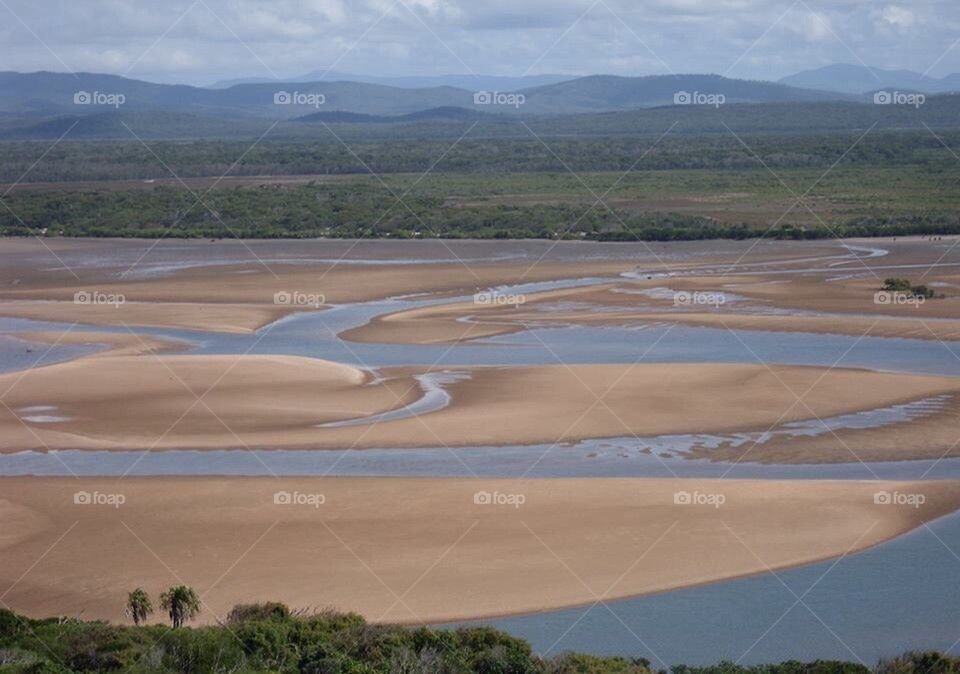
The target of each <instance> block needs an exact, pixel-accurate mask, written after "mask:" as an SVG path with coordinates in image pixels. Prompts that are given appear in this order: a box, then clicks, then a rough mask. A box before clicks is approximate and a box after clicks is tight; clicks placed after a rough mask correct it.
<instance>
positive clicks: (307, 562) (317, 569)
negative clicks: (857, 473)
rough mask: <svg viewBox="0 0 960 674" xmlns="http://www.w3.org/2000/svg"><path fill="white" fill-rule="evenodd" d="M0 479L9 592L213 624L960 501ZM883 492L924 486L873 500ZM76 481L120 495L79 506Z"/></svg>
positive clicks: (598, 483)
mask: <svg viewBox="0 0 960 674" xmlns="http://www.w3.org/2000/svg"><path fill="white" fill-rule="evenodd" d="M0 489H2V491H3V493H4V498H5V499H6V502H7V503H9V504H13V506H12V507H17V508H20V509H24V508H25V509H28V510H29V511H30V512H32V513H35V514H36V517H32V518H23V517H21V518H20V521H21V522H23V523H22V524H19V525H16V526H19V527H20V528H22V529H24V530H23V531H18V532H16V534H17V536H16V537H14V538H13V539H12V541H11V542H5V543H0V582H3V583H4V584H5V585H4V586H5V587H8V586H11V585H12V586H13V587H12V589H11V591H10V592H9V593H8V595H7V596H6V598H5V602H6V603H8V604H9V605H10V606H12V607H13V608H14V609H16V610H18V611H21V612H24V613H26V614H28V615H35V616H40V615H57V614H75V613H76V612H78V611H81V610H83V611H85V613H84V616H85V617H87V618H103V619H108V620H116V621H120V620H122V619H123V615H122V609H123V601H124V598H125V592H126V591H129V589H131V588H133V587H137V586H143V587H144V588H145V589H147V590H148V591H149V592H150V593H152V594H156V593H159V592H160V591H161V590H162V589H164V588H166V587H167V586H169V585H171V584H176V583H177V582H179V581H182V582H185V583H188V584H191V585H193V586H194V587H195V588H196V589H197V591H198V592H200V593H201V594H203V596H204V604H205V607H204V611H203V613H202V615H201V621H202V622H207V623H209V622H214V621H215V620H216V617H217V616H223V615H224V614H225V613H226V611H228V610H229V608H230V607H231V606H233V605H234V604H236V603H240V602H251V601H265V600H279V601H284V602H286V603H288V604H289V605H291V606H294V607H304V606H316V607H320V606H330V605H332V606H336V607H337V608H339V609H341V610H353V611H358V612H360V613H362V614H363V615H365V616H366V617H367V618H368V619H370V620H373V621H377V622H414V623H419V622H441V621H454V620H462V619H468V618H483V617H493V616H501V615H508V614H515V613H526V612H535V611H547V610H554V609H558V608H563V607H568V606H578V605H584V604H590V603H593V602H594V601H596V600H597V599H598V598H602V599H618V598H626V597H632V596H638V595H644V594H650V593H654V592H663V591H667V590H670V589H676V588H681V587H690V586H693V585H698V584H703V583H711V582H716V581H720V580H726V579H731V578H736V577H740V576H745V575H751V574H757V573H765V572H768V571H769V570H778V569H784V568H789V567H793V566H798V565H802V564H808V563H812V562H815V561H820V560H824V559H830V558H834V557H837V556H840V555H845V554H849V553H853V552H856V551H860V550H864V549H867V548H869V547H872V546H874V545H878V544H880V543H882V542H884V541H887V540H890V539H891V538H894V537H896V536H899V535H901V534H903V533H905V532H907V531H910V530H911V529H913V528H915V527H917V526H920V525H922V524H923V523H925V522H928V521H931V520H933V519H936V518H938V517H940V516H943V515H946V514H948V513H951V512H953V511H955V510H956V509H957V508H958V507H960V482H955V481H951V482H919V483H918V482H868V481H856V482H847V481H819V480H803V481H768V480H757V481H751V480H745V481H741V480H686V479H682V480H654V479H596V478H591V479H549V480H526V481H521V480H504V479H498V480H486V479H483V480H469V479H433V478H421V479H416V478H326V479H321V478H313V479H311V478H282V479H272V478H136V479H134V478H128V479H124V480H116V479H87V478H84V479H81V480H75V479H68V478H0ZM879 492H888V493H891V494H894V493H895V494H899V495H900V498H906V497H912V496H914V495H916V494H920V495H922V497H923V499H924V502H923V503H922V504H921V505H920V506H919V507H916V508H915V507H912V506H910V505H883V504H877V503H875V498H874V495H875V494H877V493H879ZM77 493H84V494H90V495H92V496H91V498H93V499H97V498H100V499H102V498H103V495H108V496H109V495H116V494H120V495H122V496H123V499H124V502H123V503H122V504H121V505H120V506H119V507H112V506H110V505H97V504H95V503H94V504H89V505H83V504H81V505H77V504H75V503H74V495H75V494H77ZM478 493H481V494H491V495H499V496H492V499H493V500H504V499H508V500H509V499H513V501H514V502H516V501H517V500H518V499H517V497H518V496H519V497H522V504H520V505H519V507H515V506H514V505H510V504H504V505H497V504H496V503H494V504H490V505H485V504H482V503H481V504H478V503H476V495H477V494H478ZM275 494H289V495H290V497H289V500H291V501H293V503H286V502H284V500H283V498H280V499H279V500H280V502H279V503H278V502H277V501H276V497H275ZM320 494H322V501H323V502H322V503H321V504H317V503H316V501H317V500H319V499H316V498H315V499H313V501H311V500H310V498H308V497H313V496H315V495H320ZM677 494H690V495H691V496H692V498H693V499H699V500H703V499H709V498H713V499H714V500H716V497H717V496H722V497H723V502H722V503H721V504H720V505H719V507H714V506H713V505H709V504H703V503H701V504H689V505H685V504H678V503H676V502H675V499H676V496H675V495H677ZM97 495H100V496H97ZM895 498H896V497H895ZM481 500H483V499H481ZM298 503H299V505H298ZM7 507H11V506H7ZM3 509H4V506H3V505H2V503H0V511H2V510H3ZM27 530H29V531H27ZM65 532H66V533H65ZM61 536H62V539H61V540H60V541H59V542H58V543H56V544H55V545H54V543H55V541H56V540H57V538H59V537H61ZM51 546H52V547H51ZM48 548H50V551H49V553H48V554H47V555H46V556H45V557H43V558H42V559H41V561H40V562H39V563H37V564H36V566H34V567H33V568H32V569H30V570H29V572H28V573H26V575H24V576H23V579H22V580H21V581H20V582H16V581H17V578H18V577H20V576H21V575H22V574H24V572H25V571H27V567H29V566H30V565H31V564H33V563H34V562H36V560H37V559H38V558H39V557H40V556H41V554H42V553H43V552H44V550H46V549H48ZM105 549H109V550H111V556H110V558H109V559H104V557H103V555H102V551H103V550H105ZM173 574H175V576H174V575H173ZM158 620H159V618H158Z"/></svg>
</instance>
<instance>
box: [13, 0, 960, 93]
mask: <svg viewBox="0 0 960 674" xmlns="http://www.w3.org/2000/svg"><path fill="white" fill-rule="evenodd" d="M192 2H193V0H164V1H163V2H160V3H157V2H155V1H151V0H83V2H77V1H75V0H73V1H71V0H5V4H6V5H7V6H9V8H10V10H12V11H14V12H16V14H17V16H19V17H20V18H21V19H22V20H23V21H24V22H25V23H26V24H27V25H29V26H30V28H31V30H32V32H34V33H36V35H37V36H38V37H39V38H40V40H42V42H43V43H45V44H46V45H47V46H49V48H50V50H52V51H53V52H55V53H56V55H57V56H59V57H60V58H61V59H62V60H63V61H64V62H65V63H66V64H67V65H68V66H69V67H70V68H73V69H76V70H101V71H112V72H118V73H122V72H124V71H125V70H126V69H127V68H129V67H130V66H131V65H133V64H136V65H135V67H134V69H133V71H132V73H133V74H134V75H139V76H144V77H154V78H160V79H164V80H167V81H169V80H181V81H193V82H208V81H211V80H214V79H220V78H228V77H242V76H265V75H268V74H269V73H268V72H267V70H268V69H269V70H272V71H273V72H276V73H280V74H282V75H295V74H300V73H304V72H307V71H312V70H316V69H322V68H325V67H327V66H329V65H330V64H332V63H334V62H336V69H337V70H340V71H346V72H351V71H353V72H364V73H370V74H377V73H381V74H401V73H409V74H430V73H434V74H436V73H450V72H466V71H467V69H468V68H469V69H470V70H473V71H475V72H486V73H493V74H504V75H518V74H520V73H522V72H523V71H524V70H526V69H527V68H528V67H529V66H530V64H531V63H533V62H534V60H535V59H537V57H539V56H541V55H543V54H544V53H546V56H544V57H543V58H542V59H541V60H540V61H539V62H537V65H536V68H535V70H534V72H571V73H590V72H610V73H618V74H650V73H655V72H664V71H665V69H666V68H665V66H664V65H663V63H661V62H660V60H662V61H663V62H664V63H666V66H668V67H669V69H670V70H673V71H675V72H721V73H722V72H725V71H726V70H727V69H728V68H730V67H731V66H732V65H733V64H735V63H736V64H737V65H736V68H735V69H734V70H733V72H732V73H731V74H732V75H734V76H741V77H778V76H780V75H784V74H787V73H789V72H791V71H796V70H800V69H804V68H808V67H815V66H818V65H822V64H823V63H830V62H847V63H849V62H856V61H857V60H860V59H862V60H863V61H864V62H866V63H871V64H878V65H883V66H885V67H901V68H911V69H914V70H919V71H924V70H926V68H927V67H929V65H930V64H931V63H934V62H936V60H937V59H938V58H939V57H940V56H941V54H943V53H944V52H945V51H946V50H947V48H948V47H949V46H950V44H952V43H953V41H954V40H955V39H956V34H955V31H956V29H957V27H958V26H960V2H958V1H957V0H924V2H922V3H918V4H913V5H907V4H906V3H905V2H903V0H894V2H890V0H829V1H828V0H816V1H815V0H807V2H806V5H808V6H805V5H804V4H800V3H796V4H795V3H794V0H604V1H603V2H602V3H597V4H595V0H482V1H481V0H402V2H403V3H405V5H406V7H405V6H404V5H403V4H400V3H399V2H398V1H397V0H204V2H203V3H198V4H197V5H196V6H194V7H193V9H190V11H187V10H188V9H189V8H190V7H191V4H192ZM898 3H899V4H898ZM207 6H209V8H210V10H211V11H212V12H215V14H216V17H219V19H218V18H216V17H215V16H214V15H212V14H211V13H210V12H209V11H208V10H207V9H206V7H207ZM591 7H592V9H591ZM408 8H409V9H408ZM587 10H589V11H587ZM385 12H386V14H384V13H385ZM411 12H415V13H416V15H417V17H419V20H418V19H417V18H416V17H414V16H413V14H412V13H411ZM585 12H586V14H584V13H585ZM785 13H786V14H785ZM781 17H782V19H781ZM933 17H935V18H936V20H935V21H934V20H933ZM778 19H781V20H780V21H779V22H778V23H776V22H777V20H778ZM220 20H222V22H223V24H226V27H225V26H224V25H223V24H221V22H220ZM421 20H422V22H423V23H426V24H427V26H429V29H428V28H425V27H424V25H423V23H421ZM775 23H776V25H774V24H775ZM374 24H375V25H374ZM371 26H374V27H373V28H372V29H371ZM625 26H626V27H625ZM921 26H922V28H923V31H924V40H922V41H917V40H915V39H911V38H910V34H913V33H914V32H915V31H916V30H917V29H918V28H919V27H921ZM171 27H172V28H171ZM627 27H629V28H627ZM166 31H169V32H166ZM431 31H432V32H433V33H435V34H436V36H434V35H433V34H431ZM165 32H166V36H165V37H164V38H163V39H162V40H161V41H160V43H159V44H157V45H156V47H154V48H153V49H152V50H151V51H150V52H149V53H147V55H146V56H143V54H144V52H145V51H147V50H148V48H150V46H151V45H152V44H153V43H154V42H155V41H156V40H157V39H158V38H159V37H160V36H161V35H164V33H165ZM361 36H362V39H361ZM238 37H239V39H240V41H238V39H237V38H238ZM437 38H439V39H437ZM357 40H360V41H359V43H358V44H356V46H353V45H354V43H355V42H357ZM558 40H559V42H557V41H558ZM241 41H242V42H241ZM554 43H556V44H554ZM644 44H645V45H646V46H644ZM646 47H649V48H650V49H651V50H653V51H654V52H655V53H656V56H657V57H659V60H658V59H657V58H654V57H653V56H652V55H651V54H650V52H649V51H648V50H647V48H646ZM451 51H452V52H453V54H451ZM251 52H252V53H251ZM851 52H853V54H851ZM745 53H746V57H745V58H741V57H743V56H744V54H745ZM454 54H455V55H456V56H454ZM854 55H855V56H854ZM141 57H142V58H141ZM855 57H856V58H855ZM261 61H262V63H261ZM461 61H462V63H461ZM0 62H2V63H3V64H4V66H3V67H4V68H9V69H16V70H38V69H51V70H63V69H64V67H63V66H62V65H61V64H60V62H59V61H58V59H57V58H55V57H54V56H53V55H52V54H51V53H50V51H49V50H48V49H47V47H46V46H44V44H41V42H40V41H38V39H37V38H36V37H34V35H33V34H31V31H28V30H27V29H25V28H24V27H23V26H22V25H20V23H19V21H18V20H16V19H15V18H13V17H12V16H10V15H9V12H8V11H7V9H6V7H5V6H4V5H2V4H0ZM264 63H265V64H266V67H265V66H264V65H263V64H264ZM464 63H465V64H466V66H467V67H465V66H464V65H463V64H464ZM951 71H960V49H956V50H954V51H953V52H951V53H949V54H948V55H947V56H946V57H945V58H944V59H943V60H942V61H941V62H940V64H939V65H938V69H937V72H938V73H940V74H945V73H947V72H951Z"/></svg>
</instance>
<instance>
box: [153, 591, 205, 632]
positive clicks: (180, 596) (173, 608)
mask: <svg viewBox="0 0 960 674" xmlns="http://www.w3.org/2000/svg"><path fill="white" fill-rule="evenodd" d="M160 606H161V608H163V609H164V610H165V611H167V613H168V614H169V615H170V622H171V623H172V624H173V628H174V629H176V628H178V627H182V626H183V624H184V623H185V622H187V621H190V620H193V619H194V618H196V617H197V615H199V613H200V598H199V597H198V596H197V593H196V592H195V591H194V589H193V588H192V587H188V586H186V585H177V586H176V587H171V588H170V589H169V590H167V591H166V592H164V593H163V594H162V595H160Z"/></svg>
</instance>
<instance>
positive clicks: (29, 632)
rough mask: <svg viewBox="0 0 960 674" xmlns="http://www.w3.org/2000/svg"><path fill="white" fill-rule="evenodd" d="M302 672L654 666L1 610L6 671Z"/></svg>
mask: <svg viewBox="0 0 960 674" xmlns="http://www.w3.org/2000/svg"><path fill="white" fill-rule="evenodd" d="M106 671H123V672H142V673H144V674H146V673H174V672H236V673H246V674H253V673H259V672H263V673H266V672H284V673H286V672H290V673H294V672H303V673H305V674H380V673H383V674H421V673H422V674H648V673H649V672H652V671H654V668H652V666H651V663H650V662H649V661H648V660H646V659H643V658H623V657H596V656H591V655H584V654H576V653H567V654H563V655H558V656H556V657H552V658H540V657H538V656H537V655H535V654H534V653H533V652H532V651H531V649H530V646H529V645H528V644H527V643H526V642H524V641H523V640H521V639H517V638H515V637H511V636H510V635H508V634H505V633H503V632H499V631H497V630H494V629H491V628H487V627H461V628H457V629H430V628H427V627H399V626H395V625H370V624H368V623H366V622H365V621H364V620H363V618H361V617H360V616H357V615H354V614H340V613H334V612H321V613H317V614H312V615H293V614H291V612H290V611H289V609H287V608H286V607H285V606H283V605H282V604H276V603H271V604H259V605H256V604H254V605H243V606H237V607H236V608H234V609H233V611H231V612H230V615H229V617H228V618H227V620H226V621H225V623H224V624H223V625H222V626H216V627H200V628H184V629H170V628H169V627H165V626H162V625H147V626H139V627H129V626H118V625H110V624H107V623H104V622H83V621H80V620H72V619H65V618H49V619H44V620H31V619H28V618H24V617H22V616H19V615H16V614H15V613H12V612H10V611H7V610H0V674H28V673H29V674H67V673H69V672H106ZM671 671H672V672H673V674H869V673H870V672H871V671H874V672H876V673H877V674H956V673H960V659H957V658H953V657H950V656H946V655H939V654H937V653H909V654H906V655H903V656H900V657H897V658H894V659H891V660H888V661H884V662H881V663H880V664H879V665H878V666H877V667H876V668H875V669H874V670H870V669H868V668H867V667H864V666H862V665H859V664H854V663H845V662H833V661H816V662H811V663H800V662H785V663H782V664H779V665H761V666H753V667H744V666H738V665H734V664H732V663H720V664H718V665H715V666H710V667H686V666H675V667H673V668H672V670H671Z"/></svg>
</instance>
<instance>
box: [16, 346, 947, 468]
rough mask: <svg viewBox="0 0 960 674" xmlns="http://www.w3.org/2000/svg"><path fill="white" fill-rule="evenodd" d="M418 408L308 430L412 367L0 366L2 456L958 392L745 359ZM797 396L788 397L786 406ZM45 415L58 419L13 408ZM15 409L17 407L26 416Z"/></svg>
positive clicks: (746, 425) (350, 440)
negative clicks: (4, 370) (2, 370)
mask: <svg viewBox="0 0 960 674" xmlns="http://www.w3.org/2000/svg"><path fill="white" fill-rule="evenodd" d="M457 370H462V371H464V372H465V373H467V374H468V375H469V378H468V379H465V380H461V381H458V382H456V383H453V384H450V385H448V386H447V390H448V391H449V392H450V394H451V397H452V402H451V403H450V404H449V405H448V406H447V407H444V408H442V409H439V410H436V411H432V412H430V413H427V414H423V415H420V416H412V417H406V418H399V419H394V420H390V421H381V422H379V423H376V422H374V423H368V424H358V425H353V426H340V427H320V425H321V424H325V423H328V422H332V421H341V420H345V419H354V418H358V417H365V416H372V415H375V414H378V413H381V412H384V411H388V410H394V409H397V408H400V407H403V406H405V405H408V404H410V403H412V402H414V401H415V400H417V399H419V398H420V397H421V395H422V389H421V387H420V385H419V383H418V382H417V381H416V379H415V377H416V375H418V374H421V373H423V372H424V371H425V370H424V369H423V368H419V369H417V368H386V369H384V370H382V371H381V374H382V375H384V376H383V377H382V378H381V379H378V380H376V381H371V379H370V378H371V375H370V374H369V373H367V372H365V371H363V370H359V369H357V368H354V367H352V366H347V365H342V364H339V363H332V362H327V361H320V360H315V359H310V358H302V357H294V356H259V355H257V356H254V355H248V356H233V355H227V356H185V355H177V356H156V357H153V358H143V357H142V356H116V357H110V358H99V359H90V358H81V359H78V360H75V361H70V362H66V363H60V364H55V365H50V366H47V367H43V368H37V369H34V370H26V371H22V372H14V373H8V374H4V375H0V390H7V389H9V391H8V392H7V394H6V396H5V399H4V407H3V408H2V409H0V450H3V451H16V450H21V449H58V448H59V449H128V450H129V449H180V448H185V449H228V448H236V447H254V448H261V447H262V448H271V447H273V448H288V449H294V448H318V449H320V448H330V449H343V448H349V447H356V448H364V447H443V446H450V447H453V446H485V445H510V444H541V443H555V442H572V441H576V440H583V439H589V438H604V437H624V436H631V435H638V436H641V435H642V436H652V435H662V434H670V433H694V432H708V433H709V432H713V433H719V432H736V431H741V430H758V429H760V430H763V429H766V428H769V427H771V426H774V425H776V424H780V423H785V422H788V421H799V420H804V419H810V418H814V417H820V418H824V417H828V416H834V415H837V414H846V413H850V412H856V411H861V410H866V409H874V408H877V407H884V406H888V405H891V404H897V403H901V402H908V401H911V400H916V399H918V398H924V397H929V396H933V395H940V394H948V393H958V392H960V381H958V380H957V379H955V378H949V377H933V376H919V375H903V374H889V373H878V372H870V371H866V370H852V369H840V368H832V369H831V368H817V367H800V366H776V365H775V366H765V365H748V364H699V363H697V364H691V363H680V364H676V363H669V364H649V365H648V364H641V365H635V366H624V365H575V366H536V367H469V368H457ZM798 398H799V399H801V400H799V401H798ZM38 407H47V408H51V409H55V410H56V412H55V414H56V416H58V417H62V419H61V420H59V421H56V422H52V423H51V422H49V421H43V420H41V421H39V422H33V421H31V420H30V419H29V418H24V416H23V415H22V414H21V413H19V412H18V410H29V409H31V408H38ZM28 416H29V413H28Z"/></svg>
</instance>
